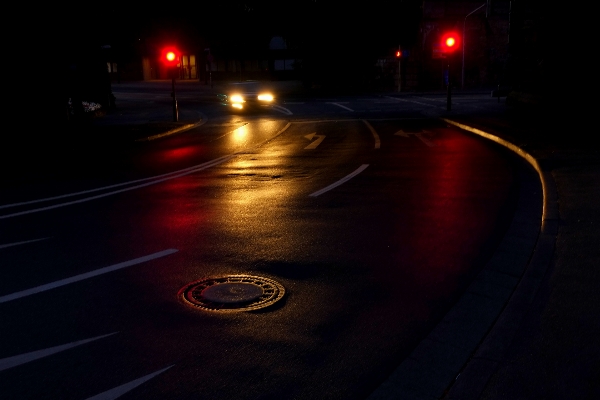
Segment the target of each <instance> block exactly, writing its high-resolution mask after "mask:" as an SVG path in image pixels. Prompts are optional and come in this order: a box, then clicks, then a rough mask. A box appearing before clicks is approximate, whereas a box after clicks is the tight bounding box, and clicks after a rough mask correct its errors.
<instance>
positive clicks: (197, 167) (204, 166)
mask: <svg viewBox="0 0 600 400" xmlns="http://www.w3.org/2000/svg"><path fill="white" fill-rule="evenodd" d="M245 125H247V123H246V124H244V125H242V126H245ZM290 125H291V123H290V122H288V123H287V125H285V126H284V127H283V129H281V130H280V131H279V132H277V133H276V134H275V136H273V137H272V138H269V139H266V140H264V141H263V142H261V143H259V144H258V145H256V146H254V147H252V148H250V150H252V149H255V148H258V147H260V146H262V145H263V144H265V143H266V142H268V141H269V140H272V139H275V138H276V137H277V136H279V135H281V134H282V133H283V132H285V131H286V130H287V129H288V128H289V127H290ZM238 129H239V128H238ZM231 133H232V132H228V133H227V134H225V135H223V136H221V137H224V136H227V135H229V134H231ZM217 139H219V138H217ZM244 151H247V150H240V151H238V152H235V153H233V154H229V155H225V156H222V157H219V158H216V159H214V160H211V161H207V162H205V163H202V164H198V165H194V166H191V167H188V168H183V169H180V170H177V171H173V172H168V173H166V174H161V175H155V176H151V177H149V178H142V179H136V180H133V181H128V182H123V183H117V184H114V185H109V186H103V187H99V188H95V189H89V190H83V191H80V192H74V193H68V194H63V195H59V196H53V197H46V198H43V199H37V200H29V201H24V202H20V203H12V204H5V205H1V206H0V210H1V209H5V208H12V207H19V206H26V205H30V204H37V203H43V202H48V201H52V200H60V199H65V198H69V197H75V196H80V195H86V194H90V193H96V192H101V191H104V190H109V189H114V188H118V187H122V186H129V185H134V184H136V183H141V182H149V181H150V183H146V184H143V185H136V186H131V187H127V188H125V189H121V190H115V191H112V192H108V193H104V194H101V195H98V196H93V197H88V198H85V199H80V200H76V201H71V202H67V203H61V204H56V205H53V206H48V207H42V208H37V209H32V210H27V211H22V212H17V213H13V214H6V215H0V219H6V218H12V217H16V216H19V215H26V214H31V213H36V212H40V211H46V210H52V209H55V208H59V207H65V206H69V205H72V204H78V203H83V202H86V201H91V200H95V199H99V198H102V197H106V196H111V195H113V194H117V193H122V192H126V191H129V190H134V189H139V188H142V187H146V186H150V185H154V184H157V183H161V182H164V181H166V180H169V179H175V178H179V177H182V176H185V175H189V174H193V173H195V172H199V171H202V170H205V169H208V168H211V167H214V166H216V165H218V164H221V163H223V162H225V161H229V160H230V159H232V158H234V157H236V156H237V155H239V154H241V153H243V152H244Z"/></svg>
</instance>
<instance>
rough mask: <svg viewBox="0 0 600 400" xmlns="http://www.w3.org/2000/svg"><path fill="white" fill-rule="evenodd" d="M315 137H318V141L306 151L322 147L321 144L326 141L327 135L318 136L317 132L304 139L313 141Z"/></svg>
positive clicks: (307, 147) (306, 148)
mask: <svg viewBox="0 0 600 400" xmlns="http://www.w3.org/2000/svg"><path fill="white" fill-rule="evenodd" d="M315 136H316V137H317V140H315V141H314V142H312V143H311V144H309V145H308V146H306V147H305V148H304V150H314V149H316V148H317V146H318V145H320V144H321V142H322V141H323V140H324V139H325V135H317V133H316V132H314V133H311V134H310V135H306V136H304V137H305V138H307V139H308V140H313V139H314V137H315Z"/></svg>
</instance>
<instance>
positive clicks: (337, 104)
mask: <svg viewBox="0 0 600 400" xmlns="http://www.w3.org/2000/svg"><path fill="white" fill-rule="evenodd" d="M329 104H333V105H334V106H338V107H341V108H343V109H345V110H348V111H352V112H354V110H353V109H351V108H348V107H346V106H343V105H341V104H340V103H333V102H330V103H329Z"/></svg>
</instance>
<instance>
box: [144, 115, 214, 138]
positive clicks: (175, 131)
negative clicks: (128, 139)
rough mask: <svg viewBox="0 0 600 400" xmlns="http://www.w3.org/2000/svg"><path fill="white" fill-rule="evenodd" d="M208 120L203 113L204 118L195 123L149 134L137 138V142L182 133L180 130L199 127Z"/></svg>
mask: <svg viewBox="0 0 600 400" xmlns="http://www.w3.org/2000/svg"><path fill="white" fill-rule="evenodd" d="M207 121H208V118H206V116H204V115H202V118H201V119H200V121H198V122H195V123H193V124H185V125H182V126H178V127H177V128H173V129H170V130H168V131H166V132H163V133H159V134H156V135H152V136H148V137H145V138H141V139H136V140H135V141H136V142H150V141H152V140H156V139H160V138H162V137H165V136H170V135H174V134H176V133H180V132H184V131H187V130H190V129H192V128H197V127H199V126H202V125H204V124H205V123H206V122H207Z"/></svg>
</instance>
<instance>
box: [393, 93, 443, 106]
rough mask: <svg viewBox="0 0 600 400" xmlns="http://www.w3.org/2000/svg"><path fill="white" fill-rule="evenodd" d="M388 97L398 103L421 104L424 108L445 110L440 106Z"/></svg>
mask: <svg viewBox="0 0 600 400" xmlns="http://www.w3.org/2000/svg"><path fill="white" fill-rule="evenodd" d="M386 97H388V98H390V99H394V100H396V101H404V102H406V103H415V104H420V105H422V106H427V107H435V108H444V107H439V106H436V105H433V104H427V103H422V102H420V101H414V100H407V99H400V98H398V97H392V96H386Z"/></svg>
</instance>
